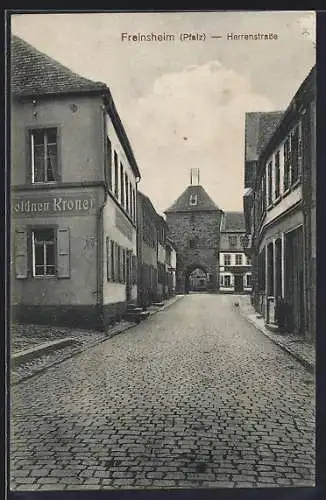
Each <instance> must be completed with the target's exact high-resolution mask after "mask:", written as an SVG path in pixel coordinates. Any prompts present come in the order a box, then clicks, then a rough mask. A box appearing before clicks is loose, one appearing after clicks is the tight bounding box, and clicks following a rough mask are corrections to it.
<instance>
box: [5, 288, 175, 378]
mask: <svg viewBox="0 0 326 500" xmlns="http://www.w3.org/2000/svg"><path fill="white" fill-rule="evenodd" d="M182 297H183V295H177V296H175V297H172V298H171V299H168V300H165V301H164V304H163V306H161V307H154V306H151V308H149V311H150V315H152V314H155V313H157V312H160V311H163V310H165V309H167V308H168V307H170V306H172V305H173V304H174V303H175V302H177V301H178V300H179V299H181V298H182ZM145 321H146V320H145ZM134 326H136V323H133V322H130V321H120V322H119V323H116V324H115V325H113V326H112V327H110V328H108V329H107V330H106V331H105V332H98V331H94V330H81V329H71V328H68V327H60V326H50V325H34V324H33V325H26V324H20V323H19V324H18V323H13V324H12V325H11V326H10V354H11V358H13V357H15V358H16V357H17V358H18V359H19V357H20V356H19V355H20V354H24V353H25V352H27V351H28V354H29V360H28V361H27V362H24V363H19V364H18V363H17V366H12V369H11V373H10V378H11V383H12V384H17V383H19V382H21V381H22V380H25V379H28V378H30V377H32V376H34V375H36V374H37V373H40V372H42V371H44V370H46V369H47V368H49V367H50V366H53V365H56V364H58V363H61V362H62V361H65V360H66V359H68V358H71V357H73V356H76V355H77V354H80V353H82V352H83V351H85V350H87V349H90V348H91V347H94V346H96V345H98V344H100V343H101V342H105V341H106V340H108V339H110V338H112V337H114V336H115V335H118V334H119V333H123V332H125V331H127V330H129V329H130V328H132V327H134ZM67 338H69V339H71V340H73V342H70V345H68V346H65V345H62V344H63V342H62V341H63V340H64V339H67ZM56 341H57V342H56ZM60 341H61V342H60ZM56 343H57V348H55V349H53V350H51V351H50V352H48V351H47V352H45V351H44V352H42V347H43V346H44V347H45V346H48V344H53V345H54V346H55V344H56Z"/></svg>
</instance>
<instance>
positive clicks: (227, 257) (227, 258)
mask: <svg viewBox="0 0 326 500" xmlns="http://www.w3.org/2000/svg"><path fill="white" fill-rule="evenodd" d="M224 265H225V266H230V265H231V255H230V254H229V253H225V254H224Z"/></svg>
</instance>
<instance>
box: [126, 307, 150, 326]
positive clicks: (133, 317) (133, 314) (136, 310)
mask: <svg viewBox="0 0 326 500" xmlns="http://www.w3.org/2000/svg"><path fill="white" fill-rule="evenodd" d="M148 316H149V312H148V311H144V310H143V308H142V307H138V306H137V305H136V304H128V305H127V310H126V311H125V313H124V315H123V319H124V320H126V321H133V322H134V323H140V322H141V321H143V320H144V319H146V318H148Z"/></svg>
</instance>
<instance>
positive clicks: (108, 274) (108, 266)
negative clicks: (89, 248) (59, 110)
mask: <svg viewBox="0 0 326 500" xmlns="http://www.w3.org/2000/svg"><path fill="white" fill-rule="evenodd" d="M110 244H111V242H110V238H109V237H108V236H107V237H106V279H107V281H110V279H111V255H110Z"/></svg>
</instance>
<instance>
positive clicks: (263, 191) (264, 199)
mask: <svg viewBox="0 0 326 500" xmlns="http://www.w3.org/2000/svg"><path fill="white" fill-rule="evenodd" d="M261 182H262V186H261V201H262V214H263V213H264V212H265V210H266V172H264V174H263V178H262V181H261Z"/></svg>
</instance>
